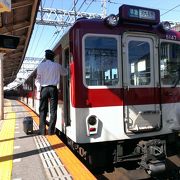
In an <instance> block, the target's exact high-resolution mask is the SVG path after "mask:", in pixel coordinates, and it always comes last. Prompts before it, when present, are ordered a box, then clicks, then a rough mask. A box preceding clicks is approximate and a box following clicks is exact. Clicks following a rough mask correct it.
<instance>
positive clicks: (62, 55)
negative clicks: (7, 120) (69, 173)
mask: <svg viewBox="0 0 180 180" xmlns="http://www.w3.org/2000/svg"><path fill="white" fill-rule="evenodd" d="M118 9H119V12H118V13H117V14H116V15H115V14H110V15H109V16H107V17H106V18H104V19H102V18H99V19H98V18H94V19H88V18H84V17H82V18H79V19H77V20H76V22H75V23H74V24H73V25H72V27H71V28H70V29H69V30H68V31H67V32H66V33H65V34H64V35H63V36H62V38H61V39H60V40H59V42H58V43H57V44H56V46H55V47H54V48H53V51H54V52H55V60H56V62H58V63H60V64H62V65H63V66H64V67H65V68H67V69H68V76H66V77H61V80H60V82H59V84H60V85H59V87H60V88H59V99H58V115H57V123H56V129H57V130H58V131H59V133H60V134H61V135H63V136H64V137H65V138H66V141H67V144H68V145H69V146H70V147H71V148H72V149H73V150H74V151H76V152H78V153H79V155H80V156H81V157H82V158H83V159H84V160H86V162H88V164H90V165H92V166H93V167H105V166H116V165H117V164H123V163H126V162H132V161H133V162H135V163H136V164H137V167H139V168H142V169H144V170H145V171H146V172H147V173H148V174H149V175H153V174H158V173H162V172H165V171H166V169H167V166H168V163H167V159H168V157H169V156H172V155H175V154H176V155H177V154H178V153H179V152H180V149H179V143H178V142H179V136H180V32H177V31H174V30H172V29H171V23H169V22H168V21H163V22H161V21H160V11H159V10H158V9H151V8H146V7H139V6H132V5H126V4H124V5H122V6H120V7H118ZM35 78H36V70H35V71H34V72H33V74H32V75H31V76H30V77H29V78H28V79H27V80H26V81H25V83H23V84H22V85H21V86H19V87H18V92H19V94H20V98H19V99H20V100H21V101H22V102H24V103H25V104H27V105H28V106H29V107H31V108H32V109H33V110H34V111H36V112H37V113H38V108H39V98H38V95H37V94H38V93H37V91H36V87H35V86H34V82H35ZM48 120H49V119H48V118H47V121H48ZM178 171H179V170H178Z"/></svg>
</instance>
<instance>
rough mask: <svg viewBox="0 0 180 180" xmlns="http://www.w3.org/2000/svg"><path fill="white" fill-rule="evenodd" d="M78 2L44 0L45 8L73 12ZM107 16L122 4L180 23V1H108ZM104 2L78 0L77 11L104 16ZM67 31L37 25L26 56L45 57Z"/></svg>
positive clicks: (98, 0)
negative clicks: (158, 14) (46, 50)
mask: <svg viewBox="0 0 180 180" xmlns="http://www.w3.org/2000/svg"><path fill="white" fill-rule="evenodd" d="M76 1H77V0H42V5H43V7H46V8H56V9H64V10H68V11H69V10H72V8H73V3H74V2H76ZM106 1H107V3H106V14H107V15H109V14H111V13H114V14H117V13H118V8H119V6H121V5H122V4H129V5H136V6H142V7H149V8H153V9H159V10H160V14H161V21H165V20H167V21H173V22H180V0H106ZM101 2H102V0H78V2H77V4H76V10H79V9H80V10H79V11H80V12H89V13H97V14H102V6H101V5H102V4H101ZM66 30H67V29H62V28H61V27H53V26H46V25H35V28H34V31H33V35H32V37H31V41H30V44H29V47H28V51H27V53H26V56H28V57H38V58H43V57H44V50H45V49H52V48H53V47H54V46H55V44H56V43H57V42H58V40H59V39H60V38H61V36H62V34H63V33H64V32H65V31H66Z"/></svg>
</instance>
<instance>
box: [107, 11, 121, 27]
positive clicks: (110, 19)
mask: <svg viewBox="0 0 180 180" xmlns="http://www.w3.org/2000/svg"><path fill="white" fill-rule="evenodd" d="M104 20H105V22H106V24H108V25H109V26H112V27H115V26H117V24H118V17H117V16H116V15H115V14H110V15H109V16H108V17H106V18H105V19H104Z"/></svg>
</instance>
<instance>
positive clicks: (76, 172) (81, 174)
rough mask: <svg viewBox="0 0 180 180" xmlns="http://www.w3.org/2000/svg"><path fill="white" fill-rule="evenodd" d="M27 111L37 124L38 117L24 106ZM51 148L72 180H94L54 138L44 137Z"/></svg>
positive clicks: (60, 142) (76, 159) (56, 138)
mask: <svg viewBox="0 0 180 180" xmlns="http://www.w3.org/2000/svg"><path fill="white" fill-rule="evenodd" d="M21 104H22V103H21ZM24 107H25V108H26V110H28V111H29V113H30V114H31V116H32V117H33V119H34V121H35V122H36V123H37V124H39V117H38V116H37V115H36V114H35V113H34V112H33V111H31V110H30V109H29V108H28V107H27V106H24ZM46 138H47V139H48V141H49V143H50V144H51V146H52V148H53V149H54V150H55V152H56V153H57V155H58V157H59V158H60V159H61V161H62V163H63V164H64V165H65V167H66V168H67V170H68V171H69V173H70V174H71V175H72V177H73V179H74V180H76V179H77V180H95V179H96V177H95V176H94V175H93V174H92V173H91V172H90V171H89V170H88V169H87V168H86V167H85V166H84V165H83V164H82V163H81V162H80V161H79V159H78V158H77V157H75V155H74V154H73V153H72V152H71V151H70V150H69V148H68V147H67V146H65V144H64V143H63V142H62V141H61V140H60V139H59V138H58V137H57V136H56V135H53V136H46Z"/></svg>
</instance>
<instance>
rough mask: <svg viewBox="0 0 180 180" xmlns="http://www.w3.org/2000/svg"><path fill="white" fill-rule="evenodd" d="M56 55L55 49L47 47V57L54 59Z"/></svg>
mask: <svg viewBox="0 0 180 180" xmlns="http://www.w3.org/2000/svg"><path fill="white" fill-rule="evenodd" d="M54 56H55V54H54V52H53V51H51V50H50V49H47V50H46V51H45V58H46V59H50V60H52V61H53V60H54Z"/></svg>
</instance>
